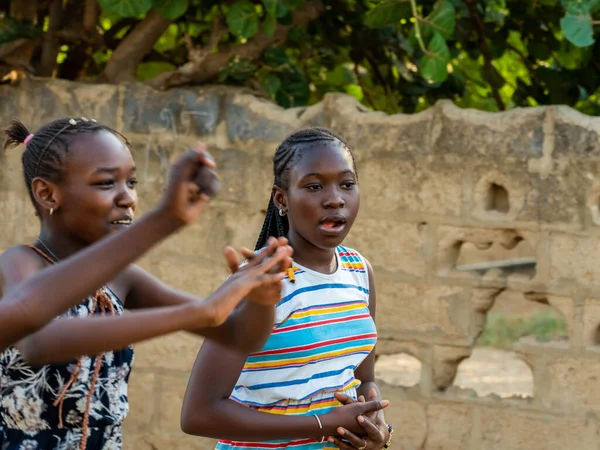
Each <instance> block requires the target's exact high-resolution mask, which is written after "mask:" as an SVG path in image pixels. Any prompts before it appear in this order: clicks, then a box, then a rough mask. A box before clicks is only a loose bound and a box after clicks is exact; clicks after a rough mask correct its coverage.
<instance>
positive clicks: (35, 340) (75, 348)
mask: <svg viewBox="0 0 600 450" xmlns="http://www.w3.org/2000/svg"><path fill="white" fill-rule="evenodd" d="M290 253H291V249H289V248H288V247H285V246H284V247H279V248H277V250H276V251H275V252H274V253H273V254H272V256H271V257H269V258H266V259H263V260H262V262H261V261H259V260H256V261H253V262H251V263H250V264H248V265H247V267H245V268H244V270H243V271H241V270H240V271H238V272H237V273H235V274H233V275H232V276H230V277H229V278H228V279H227V280H226V281H225V282H224V283H223V284H222V285H221V286H220V287H219V288H218V289H217V290H216V291H215V292H214V293H212V294H211V295H209V296H208V297H207V298H206V299H204V300H201V299H195V300H194V301H190V302H186V303H183V304H176V305H172V306H166V307H161V308H151V309H145V310H138V311H134V312H131V313H126V314H125V315H122V316H116V317H98V316H92V317H88V318H80V319H68V318H62V319H58V320H55V321H53V322H52V323H51V324H49V325H47V326H46V327H44V328H43V329H41V330H40V331H38V332H36V333H33V334H32V335H30V336H27V337H26V338H24V339H23V340H22V341H20V342H19V343H17V347H18V348H19V350H20V351H21V352H22V354H23V356H24V357H25V359H27V360H28V361H29V362H30V363H32V364H45V363H50V362H55V363H56V362H66V361H70V360H71V359H73V358H74V357H77V356H80V355H84V354H88V355H89V354H97V353H99V352H102V351H106V350H113V349H118V348H123V347H125V346H126V345H129V344H132V343H135V342H139V341H142V340H145V339H148V338H152V337H156V336H160V335H163V334H167V333H171V332H173V331H178V330H185V329H198V330H202V331H203V332H204V333H205V334H210V331H211V328H212V327H218V326H220V325H222V324H223V323H224V322H225V321H226V320H227V318H228V316H229V315H230V314H231V312H232V310H233V309H234V308H235V307H236V306H237V304H238V303H239V302H240V301H241V300H242V299H243V298H244V297H245V296H247V295H248V293H249V292H250V291H251V290H252V289H254V288H256V287H257V286H260V285H262V284H279V283H280V281H281V279H282V278H283V276H284V274H283V273H281V272H275V273H268V272H269V271H271V270H272V269H273V268H274V267H275V266H277V265H280V264H281V263H282V261H284V260H285V259H286V258H289V254H290Z"/></svg>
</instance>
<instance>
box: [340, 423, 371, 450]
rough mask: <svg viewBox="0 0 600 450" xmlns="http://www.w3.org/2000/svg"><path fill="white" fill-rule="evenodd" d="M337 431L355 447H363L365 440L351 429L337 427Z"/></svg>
mask: <svg viewBox="0 0 600 450" xmlns="http://www.w3.org/2000/svg"><path fill="white" fill-rule="evenodd" d="M337 432H338V433H339V434H341V435H342V436H344V439H345V440H346V441H348V442H349V443H350V445H352V446H353V447H355V448H361V447H365V444H366V441H365V440H364V439H363V438H360V437H358V436H357V435H355V434H354V433H352V432H351V431H348V430H346V429H345V428H343V427H339V428H338V429H337Z"/></svg>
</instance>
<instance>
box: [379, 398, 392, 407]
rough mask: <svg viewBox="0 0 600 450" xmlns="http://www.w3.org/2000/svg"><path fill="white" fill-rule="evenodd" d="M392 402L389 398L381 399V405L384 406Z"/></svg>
mask: <svg viewBox="0 0 600 450" xmlns="http://www.w3.org/2000/svg"><path fill="white" fill-rule="evenodd" d="M389 404H390V402H389V401H388V400H381V406H383V407H384V408H385V407H386V406H388V405H389Z"/></svg>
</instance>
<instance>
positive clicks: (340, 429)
mask: <svg viewBox="0 0 600 450" xmlns="http://www.w3.org/2000/svg"><path fill="white" fill-rule="evenodd" d="M337 432H338V433H340V434H341V435H342V436H343V435H344V434H345V433H346V432H345V431H344V429H343V428H338V430H337Z"/></svg>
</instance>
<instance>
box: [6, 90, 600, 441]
mask: <svg viewBox="0 0 600 450" xmlns="http://www.w3.org/2000/svg"><path fill="white" fill-rule="evenodd" d="M80 115H85V116H87V117H95V118H96V119H98V120H99V121H101V122H104V123H106V124H108V125H110V126H112V127H115V128H117V129H119V130H122V131H123V132H124V133H125V134H126V135H127V136H128V137H129V138H130V139H131V141H132V142H133V143H134V145H135V152H134V153H135V154H134V156H135V159H136V161H137V164H138V167H140V169H141V170H140V171H141V181H142V183H141V185H140V197H141V202H142V207H141V209H142V211H143V210H144V209H145V208H148V207H149V206H152V205H153V204H154V203H155V202H156V201H157V199H158V198H159V195H160V190H161V186H162V184H163V183H164V179H165V171H166V169H167V167H168V165H169V163H170V161H171V160H172V158H173V157H174V156H175V155H176V154H178V153H179V152H180V151H181V150H182V149H183V148H184V146H186V145H187V144H190V143H192V142H193V141H195V140H196V139H198V138H201V139H202V140H204V141H205V142H207V143H208V144H209V149H210V150H211V152H212V153H213V154H214V156H215V157H216V159H217V162H218V164H219V169H220V173H221V174H222V176H223V181H224V190H223V191H222V194H221V195H220V196H219V198H218V199H217V200H215V201H214V203H213V204H212V206H211V208H210V211H209V212H208V213H207V214H206V215H205V216H204V217H203V218H202V219H201V220H200V221H199V222H198V223H197V224H195V225H193V226H191V227H190V228H189V229H186V230H185V231H183V232H181V233H179V234H178V235H176V236H173V237H172V238H170V239H169V240H168V241H167V242H165V243H163V244H162V245H160V246H159V247H158V248H156V249H155V250H154V251H152V253H151V254H149V255H148V256H147V257H146V258H145V259H144V261H143V265H144V266H145V267H146V268H148V269H149V270H150V271H152V272H153V273H155V274H156V275H158V276H159V277H161V278H162V279H164V280H166V281H168V282H169V283H171V284H172V285H174V286H176V287H178V288H183V289H187V290H189V291H191V292H194V293H198V294H207V293H209V292H210V291H211V289H213V288H215V287H216V286H217V285H218V283H219V282H220V281H221V280H222V279H223V276H224V274H225V273H224V269H223V261H222V258H221V253H220V252H221V249H222V247H223V246H224V245H226V244H230V243H232V244H234V245H242V244H243V245H249V246H251V245H253V243H254V241H255V239H256V236H257V233H258V231H259V227H260V225H261V223H262V220H263V209H264V208H265V207H266V204H267V199H268V195H269V186H270V183H271V172H270V170H271V169H270V168H271V162H270V157H271V155H272V153H273V151H274V149H275V146H276V144H277V143H278V142H280V141H281V140H282V138H283V137H284V136H285V135H286V134H288V133H290V132H292V131H294V130H296V129H297V128H299V127H302V126H307V125H322V126H327V127H330V128H331V129H333V130H334V131H336V132H338V133H340V134H341V135H343V136H344V137H345V138H346V139H347V140H348V142H349V143H350V145H351V147H352V148H353V149H354V152H355V156H356V159H357V163H358V170H359V173H360V180H361V195H362V210H361V213H360V216H359V219H358V221H357V223H356V225H355V228H354V230H353V231H352V234H351V236H350V238H349V241H348V245H350V246H354V247H356V248H357V249H359V250H360V251H361V252H362V253H364V254H365V255H366V256H367V257H368V258H369V259H370V261H371V262H372V264H373V267H374V268H375V273H376V279H377V291H378V294H379V295H378V315H379V320H378V326H379V333H380V344H379V346H378V349H379V352H380V353H382V354H383V353H385V354H393V353H400V352H405V353H408V354H411V355H413V356H414V357H416V358H418V359H419V360H420V361H421V362H422V372H421V382H420V383H419V384H418V385H417V386H414V387H412V388H402V387H391V386H383V390H384V393H385V396H386V397H387V398H389V399H391V400H392V402H393V405H392V406H391V407H390V409H389V412H388V418H389V421H390V422H391V423H393V424H394V425H395V427H396V429H397V434H396V445H397V446H398V447H397V448H404V449H406V450H409V449H427V450H434V449H468V450H479V449H486V450H487V449H506V450H509V449H510V450H517V449H532V448H536V449H537V448H539V449H556V450H559V449H560V450H562V449H565V448H577V449H598V448H600V436H599V434H600V426H599V422H598V414H599V413H600V383H599V381H598V377H600V375H599V374H600V352H599V349H600V346H598V344H599V342H598V340H599V337H598V336H599V333H598V325H599V323H600V269H598V268H596V267H597V255H598V253H599V251H600V240H599V236H600V177H599V176H598V173H599V170H598V169H599V163H600V141H599V138H598V134H599V133H600V120H599V119H593V118H589V117H586V116H582V115H580V114H578V113H576V112H574V111H573V110H571V109H569V108H565V107H551V108H536V109H519V110H513V111H510V112H507V113H503V114H488V113H482V112H479V111H471V110H460V109H457V108H456V107H454V106H453V105H452V104H451V103H447V102H440V103H439V104H438V105H437V106H435V107H434V108H431V109H429V110H427V111H425V112H423V113H421V114H417V115H412V116H408V115H395V116H387V115H385V114H382V113H374V112H369V111H366V110H365V109H364V108H362V107H361V106H360V105H358V104H357V103H356V102H355V101H354V100H353V99H351V98H349V97H346V96H342V95H329V96H327V97H326V98H325V100H324V101H323V102H322V103H320V104H318V105H315V106H313V107H311V108H298V109H290V110H282V109H280V108H278V107H276V106H274V105H272V104H271V103H269V102H266V101H262V100H259V99H257V98H255V97H253V96H251V95H250V94H248V93H245V92H243V91H233V90H227V89H222V88H211V89H197V90H172V91H168V92H164V93H156V92H152V91H149V90H148V89H146V88H145V87H143V86H138V85H132V86H119V87H117V86H104V85H83V84H72V83H67V82H61V81H27V82H24V84H23V85H21V86H20V87H18V88H14V87H1V88H0V119H1V120H2V122H7V121H8V120H9V119H10V118H11V117H13V116H19V117H20V118H21V119H22V120H23V121H24V122H25V123H26V124H27V125H28V126H30V127H31V128H33V129H35V127H37V126H39V125H41V124H42V123H43V122H45V121H48V120H50V119H53V118H56V117H57V116H80ZM19 158H20V155H19V151H15V152H12V153H10V154H8V155H6V159H5V162H4V163H3V165H2V173H1V175H0V216H1V217H2V227H0V249H3V248H6V247H8V246H10V245H13V244H15V243H20V242H30V241H32V240H33V239H34V238H35V236H36V232H37V229H38V228H37V222H36V219H35V218H34V215H33V210H32V208H31V206H30V205H29V200H28V198H27V196H26V193H25V189H24V188H23V186H22V181H21V173H20V166H19ZM523 242H525V243H527V245H528V248H530V249H531V252H530V253H531V254H523V252H520V251H518V249H519V248H522V247H521V244H522V243H523ZM490 246H492V247H494V248H500V249H504V250H503V251H504V252H505V255H504V256H503V257H502V259H503V260H505V261H506V260H513V262H514V261H515V260H516V261H521V262H522V264H521V265H517V266H515V265H514V264H513V265H511V266H510V267H508V266H507V265H503V264H501V263H498V262H497V261H496V263H495V264H491V265H490V266H485V265H481V264H480V263H483V262H485V261H487V260H489V257H488V256H484V255H487V253H483V250H485V249H486V248H489V247H490ZM511 249H512V250H511ZM467 250H468V255H467V256H468V257H465V255H466V254H467ZM478 251H482V253H481V255H480V256H478ZM511 252H512V253H511ZM524 257H527V258H529V259H528V260H527V259H523V258H524ZM519 258H521V259H519ZM531 259H533V260H534V261H533V262H532V261H531ZM488 262H489V261H488ZM478 263H479V264H478ZM473 264H475V265H473ZM598 267H600V266H598ZM503 290H511V291H514V292H522V293H523V294H524V299H525V300H526V301H537V302H541V303H545V304H548V305H550V306H552V307H553V308H555V309H557V310H558V311H559V312H560V313H561V314H563V315H564V317H565V319H566V322H567V324H568V328H569V339H568V340H565V341H561V342H553V343H550V344H539V343H536V342H534V341H527V340H526V341H523V342H520V343H519V345H518V347H517V351H518V353H519V355H521V356H522V358H523V359H524V360H525V361H526V362H527V364H528V365H529V366H530V367H531V369H532V373H533V377H534V383H535V387H534V397H533V398H527V399H524V398H510V399H500V398H498V397H495V396H488V397H485V398H479V397H477V395H476V394H475V393H474V392H472V391H468V390H467V391H461V390H459V389H458V388H456V387H451V384H452V380H453V377H454V374H455V372H456V367H457V365H458V364H459V362H460V361H462V360H464V359H465V358H468V357H469V355H470V353H471V348H472V346H473V343H474V340H475V338H476V336H477V335H478V333H479V332H480V331H481V329H482V327H483V325H484V322H485V315H486V312H487V311H488V310H489V309H490V308H491V306H492V305H493V303H494V300H495V298H496V297H497V296H498V294H499V293H500V292H502V291H503ZM525 300H524V301H525ZM199 345H200V341H199V340H198V339H196V338H194V337H190V336H187V335H182V334H177V335H173V336H169V337H167V338H163V339H159V340H155V341H152V342H149V343H146V344H143V345H138V346H137V360H136V368H135V370H134V373H133V376H132V382H131V403H132V411H131V416H130V418H129V419H128V420H127V422H126V448H128V449H171V448H178V449H186V448H209V447H210V446H212V445H213V442H211V441H208V440H201V439H196V438H190V437H187V436H184V435H182V433H181V432H180V430H179V411H180V406H181V400H182V397H183V395H184V390H185V386H186V382H187V376H188V373H189V371H190V368H191V366H192V364H193V361H194V358H195V355H196V352H197V350H198V348H199Z"/></svg>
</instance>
